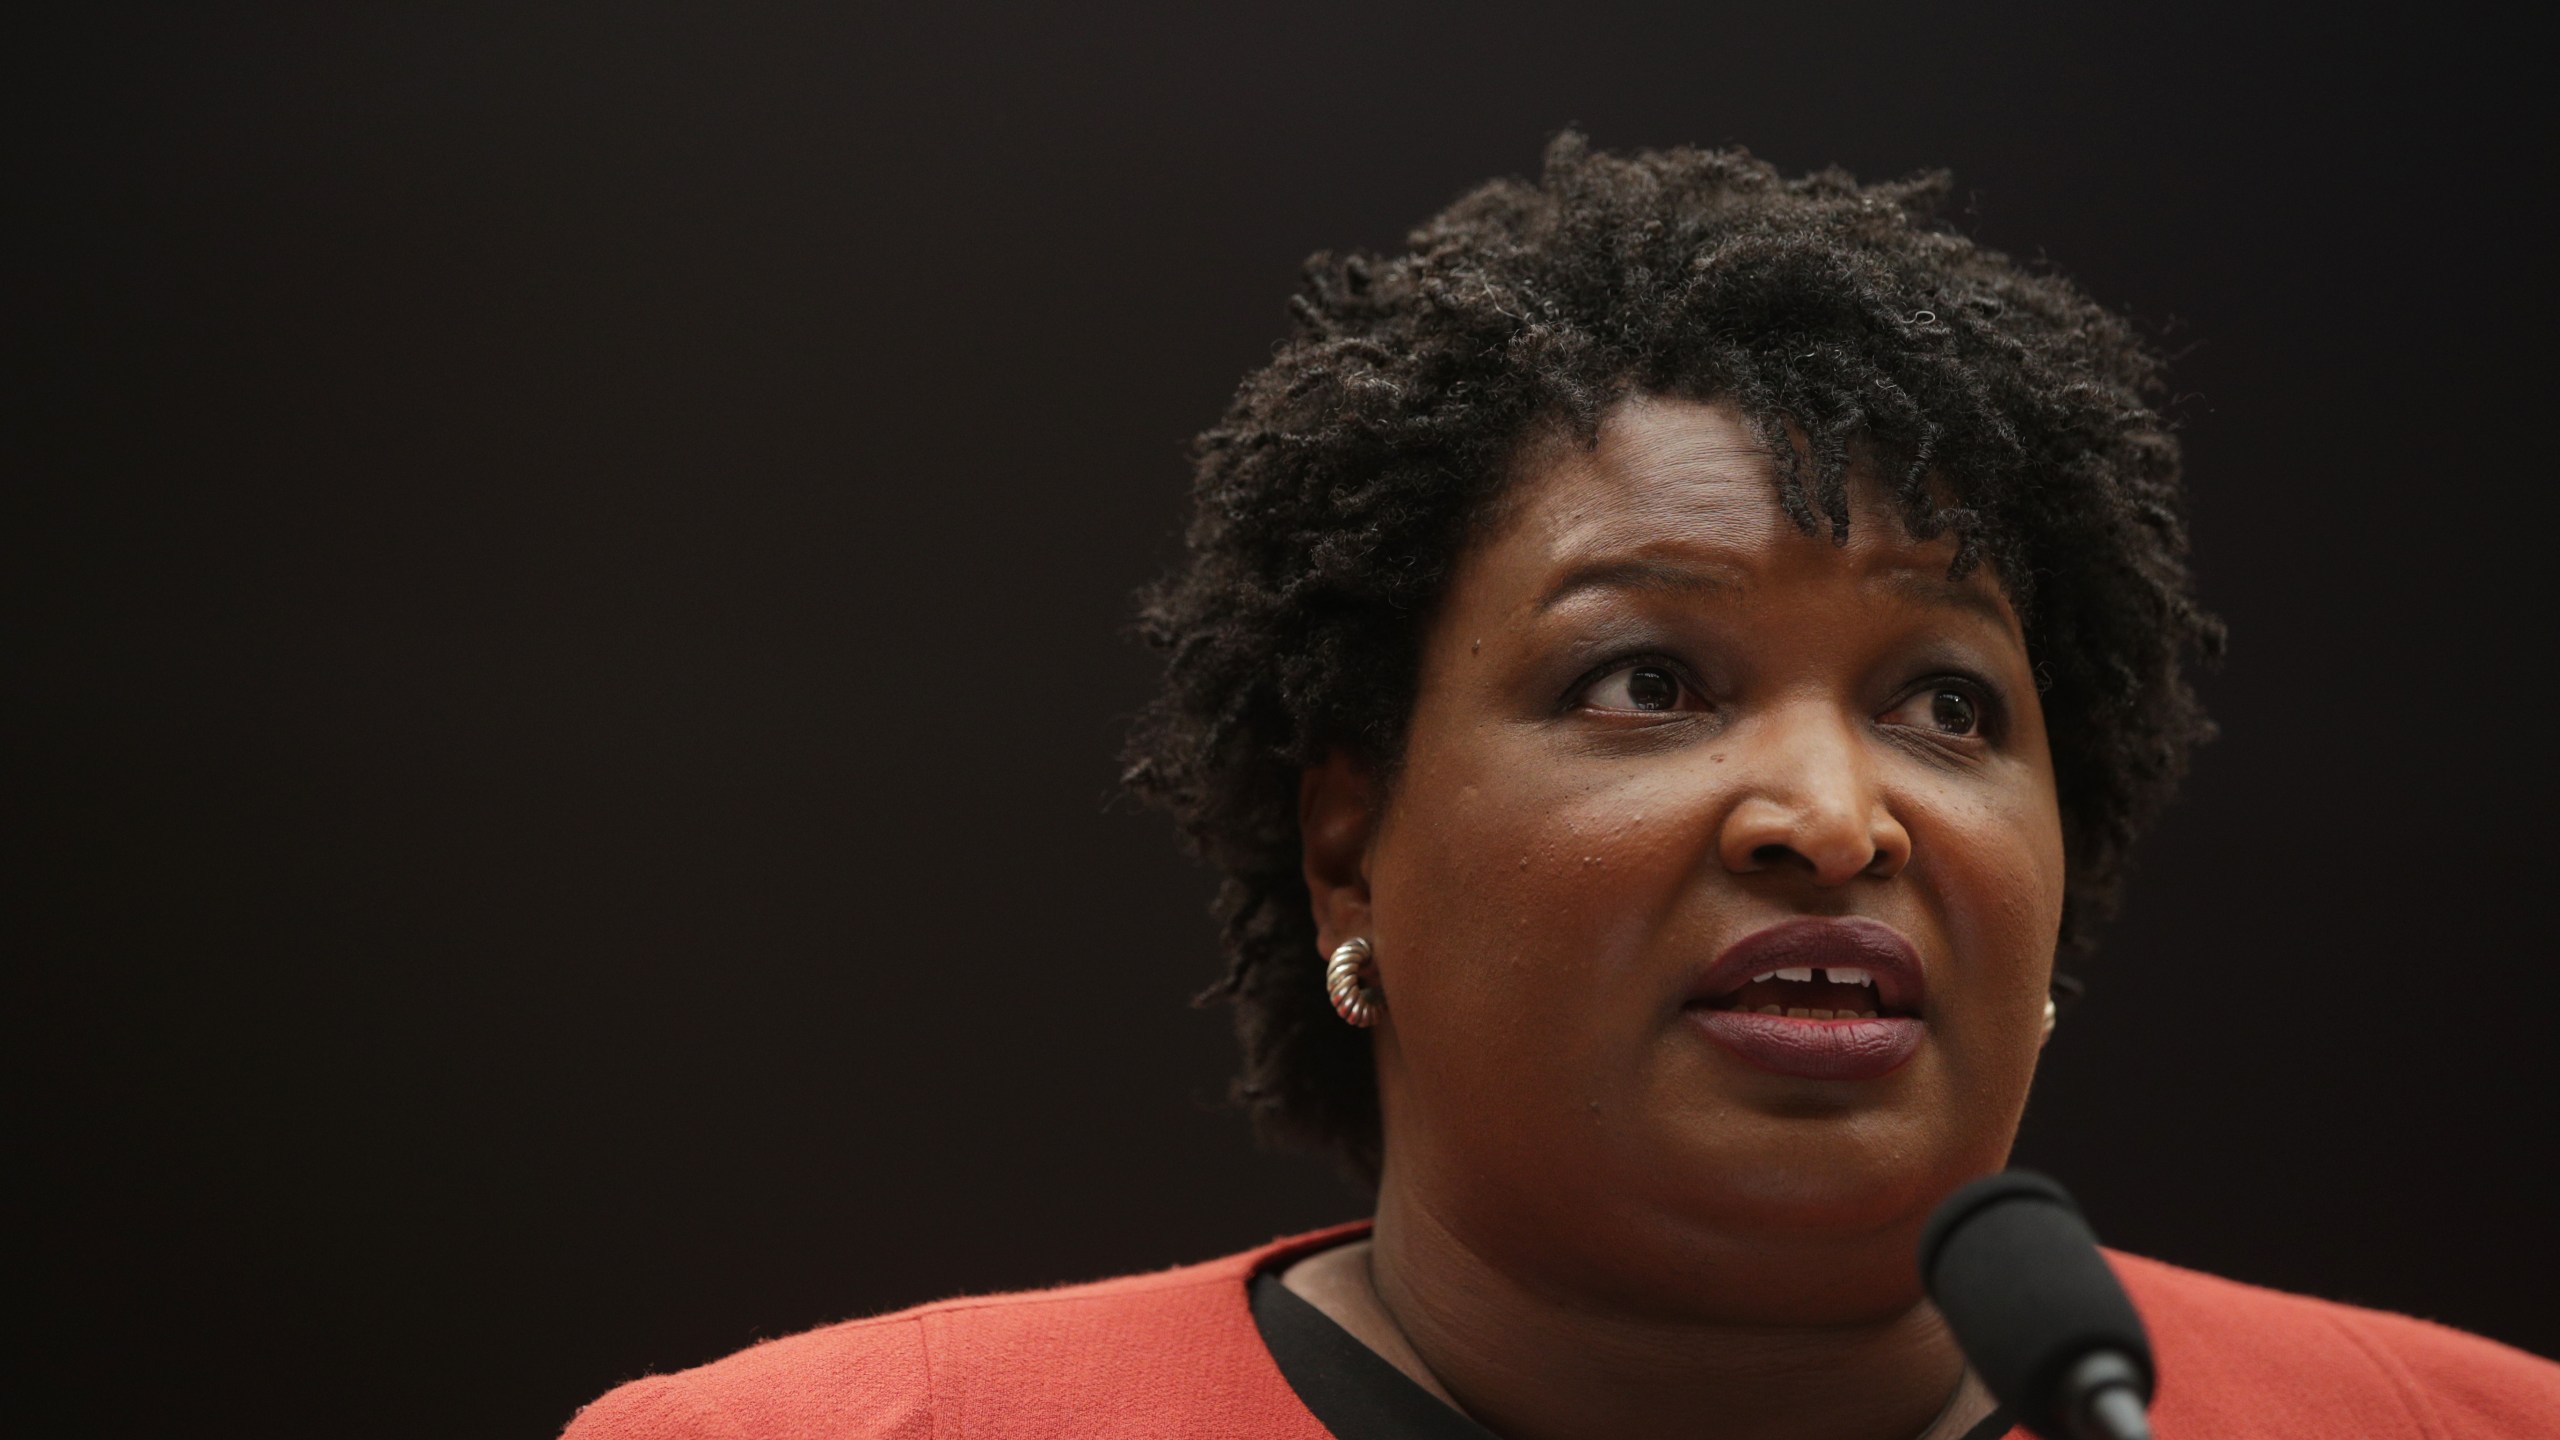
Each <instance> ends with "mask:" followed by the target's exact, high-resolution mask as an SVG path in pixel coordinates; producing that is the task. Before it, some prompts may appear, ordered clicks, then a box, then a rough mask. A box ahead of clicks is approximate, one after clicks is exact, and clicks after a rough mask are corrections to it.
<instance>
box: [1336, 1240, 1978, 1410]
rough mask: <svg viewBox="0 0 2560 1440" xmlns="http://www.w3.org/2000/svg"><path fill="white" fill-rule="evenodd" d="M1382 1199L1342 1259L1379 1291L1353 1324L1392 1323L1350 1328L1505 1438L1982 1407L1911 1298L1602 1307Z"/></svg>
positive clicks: (1958, 1361) (1931, 1320) (1927, 1312)
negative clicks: (1758, 1306)
mask: <svg viewBox="0 0 2560 1440" xmlns="http://www.w3.org/2000/svg"><path fill="white" fill-rule="evenodd" d="M1380 1200H1381V1204H1380V1207H1379V1213H1378V1227H1377V1232H1376V1235H1375V1238H1374V1241H1373V1243H1372V1245H1371V1247H1370V1250H1369V1254H1368V1255H1367V1257H1366V1260H1367V1263H1366V1264H1362V1265H1358V1266H1357V1267H1356V1274H1357V1276H1358V1277H1359V1278H1360V1279H1364V1280H1366V1281H1367V1282H1368V1287H1367V1288H1368V1289H1369V1290H1370V1295H1369V1296H1366V1297H1362V1299H1364V1300H1369V1301H1371V1302H1372V1303H1374V1305H1375V1306H1376V1311H1375V1313H1374V1314H1371V1315H1367V1316H1364V1317H1363V1318H1364V1319H1365V1320H1366V1321H1367V1322H1368V1324H1367V1328H1369V1329H1371V1330H1372V1331H1375V1330H1376V1329H1377V1328H1379V1327H1380V1326H1381V1325H1386V1326H1391V1327H1392V1330H1393V1332H1394V1333H1393V1335H1392V1336H1391V1337H1385V1338H1386V1343H1384V1344H1382V1343H1381V1339H1380V1337H1378V1336H1376V1335H1374V1334H1370V1335H1362V1338H1363V1339H1364V1340H1367V1341H1368V1342H1369V1343H1370V1345H1371V1348H1373V1349H1378V1350H1379V1351H1380V1352H1381V1353H1382V1354H1385V1355H1387V1358H1389V1359H1390V1360H1392V1361H1395V1362H1396V1363H1398V1364H1399V1365H1400V1366H1401V1367H1402V1368H1404V1369H1406V1370H1407V1372H1408V1373H1412V1372H1413V1371H1414V1370H1415V1369H1416V1368H1417V1367H1419V1369H1420V1371H1421V1373H1420V1374H1417V1375H1416V1376H1415V1378H1416V1379H1417V1380H1419V1381H1421V1383H1423V1384H1424V1385H1425V1386H1426V1388H1429V1389H1431V1390H1433V1391H1434V1392H1435V1393H1438V1394H1440V1395H1441V1396H1442V1397H1443V1398H1445V1399H1448V1400H1450V1401H1451V1402H1452V1403H1454V1404H1456V1405H1457V1406H1458V1407H1459V1408H1460V1409H1462V1410H1464V1411H1465V1412H1466V1413H1468V1414H1469V1415H1471V1416H1473V1417H1475V1418H1476V1419H1477V1420H1478V1421H1480V1422H1482V1423H1483V1424H1484V1425H1485V1426H1486V1427H1487V1428H1488V1429H1491V1430H1492V1431H1494V1432H1495V1433H1496V1434H1498V1435H1501V1436H1504V1437H1506V1440H1575V1437H1585V1436H1597V1435H1608V1436H1623V1437H1628V1440H1647V1437H1653V1436H1664V1437H1670V1436H1679V1437H1682V1440H1778V1437H1789V1440H1914V1437H1922V1436H1927V1437H1931V1440H1935V1437H1938V1436H1955V1435H1961V1434H1962V1433H1963V1432H1964V1431H1965V1430H1966V1429H1967V1428H1969V1427H1970V1426H1971V1425H1973V1424H1975V1423H1976V1422H1978V1421H1979V1420H1980V1419H1981V1418H1982V1417H1983V1416H1984V1415H1986V1414H1988V1413H1989V1411H1990V1408H1991V1407H1990V1403H1989V1400H1988V1398H1987V1397H1986V1396H1984V1395H1983V1394H1982V1393H1981V1391H1980V1387H1979V1385H1978V1384H1961V1383H1960V1382H1963V1381H1965V1380H1966V1379H1967V1377H1966V1374H1965V1368H1964V1361H1963V1357H1962V1355H1961V1354H1960V1353H1959V1352H1958V1351H1957V1349H1956V1347H1955V1344H1954V1341H1953V1340H1952V1339H1951V1338H1950V1337H1949V1336H1948V1334H1947V1332H1946V1328H1945V1326H1944V1324H1943V1323H1942V1322H1940V1320H1939V1319H1938V1316H1937V1314H1936V1312H1935V1311H1934V1310H1932V1309H1931V1308H1930V1307H1929V1306H1927V1305H1926V1304H1925V1303H1915V1304H1914V1305H1912V1306H1910V1307H1909V1308H1907V1309H1905V1310H1903V1311H1901V1312H1899V1313H1897V1314H1893V1315H1891V1316H1889V1317H1886V1318H1884V1319H1881V1320H1874V1321H1862V1322H1857V1323H1844V1324H1766V1325H1762V1324H1749V1323H1737V1322H1735V1321H1732V1320H1729V1319H1718V1320H1714V1321H1698V1320H1691V1319H1686V1318H1682V1317H1678V1316H1676V1315H1669V1316H1666V1315H1663V1314H1636V1313H1631V1312H1626V1311H1621V1310H1613V1309H1612V1308H1610V1307H1607V1306H1595V1305H1592V1304H1589V1303H1587V1301H1586V1300H1585V1299H1584V1297H1579V1296H1569V1295H1565V1294H1562V1293H1559V1292H1556V1291H1552V1290H1542V1289H1540V1288H1539V1287H1537V1286H1535V1285H1533V1284H1530V1283H1524V1282H1523V1280H1522V1278H1521V1277H1519V1276H1518V1275H1516V1274H1514V1273H1511V1269H1510V1268H1509V1267H1502V1266H1497V1265H1494V1264H1491V1263H1488V1262H1487V1261H1486V1259H1485V1258H1484V1256H1483V1255H1482V1254H1481V1253H1479V1251H1478V1250H1476V1249H1475V1248H1472V1247H1470V1246H1469V1245H1467V1244H1466V1243H1465V1242H1464V1240H1463V1239H1462V1238H1461V1237H1460V1236H1458V1235H1457V1234H1456V1233H1454V1232H1453V1231H1452V1230H1451V1229H1450V1228H1449V1227H1447V1226H1446V1225H1444V1224H1441V1223H1438V1220H1437V1217H1435V1216H1433V1215H1431V1214H1430V1213H1429V1212H1428V1211H1427V1210H1425V1209H1423V1208H1422V1207H1418V1206H1410V1205H1399V1204H1396V1203H1394V1201H1393V1197H1392V1196H1390V1195H1382V1196H1381V1197H1380ZM1327 1308H1331V1307H1327ZM1337 1318H1341V1317H1339V1316H1337ZM1352 1328H1353V1333H1354V1334H1361V1329H1362V1327H1358V1326H1355V1327H1352ZM1399 1349H1400V1350H1402V1351H1403V1353H1401V1354H1398V1353H1395V1352H1396V1351H1397V1350H1399Z"/></svg>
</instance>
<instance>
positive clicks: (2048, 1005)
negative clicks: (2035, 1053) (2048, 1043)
mask: <svg viewBox="0 0 2560 1440" xmlns="http://www.w3.org/2000/svg"><path fill="white" fill-rule="evenodd" d="M2061 1018H2062V1017H2061V1012H2059V1011H2057V1010H2055V1009H2054V1008H2053V997H2052V996H2050V995H2047V996H2046V997H2044V1039H2045V1040H2050V1039H2052V1038H2053V1027H2054V1025H2055V1024H2056V1023H2057V1022H2058V1021H2059V1020H2060V1019H2061ZM2037 1043H2038V1044H2042V1043H2043V1041H2042V1040H2039V1041H2038V1042H2037Z"/></svg>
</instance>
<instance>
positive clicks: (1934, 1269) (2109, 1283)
mask: <svg viewBox="0 0 2560 1440" xmlns="http://www.w3.org/2000/svg"><path fill="white" fill-rule="evenodd" d="M1920 1283H1921V1284H1922V1285H1923V1286H1924V1287H1926V1288H1927V1290H1928V1292H1929V1298H1930V1299H1931V1300H1933V1301H1935V1302H1936V1303H1937V1306H1938V1311H1939V1313H1940V1314H1942V1315H1944V1316H1946V1319H1947V1326H1948V1328H1949V1329H1951V1330H1953V1331H1954V1332H1955V1337H1956V1343H1957V1344H1958V1345H1959V1346H1961V1347H1963V1349H1964V1354H1965V1358H1966V1359H1967V1360H1968V1361H1970V1362H1972V1365H1973V1368H1974V1372H1975V1373H1976V1374H1979V1375H1980V1376H1981V1377H1982V1381H1983V1383H1984V1384H1985V1385H1987V1386H1989V1387H1990V1389H1991V1393H1992V1394H1993V1395H1994V1396H1996V1397H1998V1399H1999V1401H2000V1403H2001V1404H2002V1405H2003V1406H2004V1407H2006V1408H2007V1409H2008V1411H2009V1413H2010V1414H2011V1415H2013V1416H2015V1417H2016V1418H2017V1419H2018V1420H2019V1421H2020V1422H2021V1423H2023V1424H2025V1425H2026V1426H2027V1427H2028V1428H2029V1429H2031V1430H2034V1431H2035V1432H2037V1433H2038V1434H2043V1435H2056V1434H2064V1433H2068V1432H2067V1422H2066V1421H2065V1420H2064V1418H2063V1415H2062V1410H2063V1408H2064V1406H2065V1405H2066V1404H2067V1403H2068V1397H2066V1396H2064V1395H2063V1394H2061V1393H2060V1391H2061V1390H2062V1388H2063V1380H2064V1377H2065V1375H2066V1373H2068V1372H2069V1371H2070V1370H2071V1368H2072V1367H2073V1366H2074V1365H2075V1364H2077V1363H2078V1362H2080V1361H2081V1360H2083V1359H2085V1358H2087V1357H2088V1356H2089V1355H2090V1354H2091V1353H2093V1352H2095V1351H2100V1350H2115V1351H2118V1352H2120V1353H2121V1354H2122V1355H2123V1356H2124V1357H2125V1358H2126V1359H2127V1360H2129V1361H2131V1362H2132V1363H2133V1365H2134V1367H2135V1369H2136V1370H2138V1371H2139V1372H2140V1388H2141V1390H2142V1393H2143V1397H2144V1399H2146V1400H2148V1399H2149V1397H2150V1393H2151V1388H2152V1381H2153V1374H2154V1372H2153V1369H2152V1362H2151V1342H2150V1339H2149V1337H2148V1336H2147V1335H2145V1334H2144V1333H2143V1328H2142V1317H2141V1316H2139V1315H2137V1314H2136V1313H2134V1308H2133V1302H2132V1301H2131V1300H2129V1299H2127V1298H2126V1296H2125V1293H2124V1286H2123V1285H2122V1284H2120V1283H2118V1282H2117V1280H2116V1277H2115V1272H2114V1271H2112V1270H2110V1269H2108V1268H2107V1262H2106V1259H2105V1257H2104V1256H2101V1255H2100V1254H2099V1253H2098V1239H2097V1236H2096V1235H2094V1234H2092V1233H2091V1232H2090V1229H2089V1225H2088V1222H2087V1221H2085V1220H2083V1219H2081V1218H2080V1211H2079V1208H2078V1207H2077V1206H2075V1205H2073V1204H2072V1203H2071V1196H2070V1194H2069V1193H2068V1192H2066V1191H2065V1190H2064V1189H2063V1188H2062V1187H2061V1186H2059V1185H2056V1184H2055V1183H2053V1182H2052V1181H2051V1180H2048V1179H2046V1178H2044V1177H2043V1176H2041V1175H2037V1174H2033V1173H2031V1172H2028V1171H2024V1170H2011V1171H2007V1172H2005V1173H2002V1174H1999V1175H1993V1176H1989V1177H1987V1178H1985V1179H1981V1180H1977V1181H1975V1182H1973V1183H1972V1184H1970V1185H1967V1186H1965V1187H1964V1188H1963V1189H1961V1190H1958V1191H1957V1192H1956V1193H1955V1194H1953V1195H1951V1196H1949V1197H1947V1201H1946V1203H1945V1204H1943V1205H1940V1206H1939V1207H1938V1211H1937V1213H1936V1214H1935V1215H1932V1216H1931V1217H1929V1224H1928V1226H1927V1228H1926V1229H1924V1230H1923V1231H1922V1232H1921V1237H1920Z"/></svg>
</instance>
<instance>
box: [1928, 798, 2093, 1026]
mask: <svg viewBox="0 0 2560 1440" xmlns="http://www.w3.org/2000/svg"><path fill="white" fill-rule="evenodd" d="M1926 813H1927V820H1926V829H1925V830H1924V831H1923V833H1921V834H1919V835H1917V836H1915V837H1914V840H1915V844H1914V847H1913V849H1914V854H1915V857H1917V858H1918V859H1919V861H1920V864H1921V866H1922V867H1923V868H1925V869H1926V870H1927V871H1928V872H1930V873H1929V874H1927V875H1925V876H1920V877H1914V878H1918V879H1921V880H1922V882H1923V883H1922V889H1923V890H1924V891H1925V892H1926V893H1928V894H1931V895H1933V896H1934V897H1936V901H1937V904H1938V906H1939V909H1940V916H1941V923H1943V924H1944V925H1945V927H1946V931H1947V939H1948V941H1949V952H1950V953H1949V956H1948V959H1949V962H1950V963H1951V964H1952V965H1954V966H1955V967H1957V968H1958V971H1959V973H1958V974H1957V975H1956V976H1954V977H1953V978H1954V979H1955V980H1956V981H1957V983H1958V984H1959V985H1961V986H1962V987H1963V989H1965V990H1966V991H1969V992H1971V993H1973V994H1976V995H1979V996H1980V997H1981V1002H1980V1003H1979V1004H1978V1005H1974V1006H1969V1007H1966V1008H1968V1009H1970V1010H1972V1011H1973V1012H1974V1013H1976V1014H1977V1015H1980V1016H1983V1017H1984V1018H1986V1019H1987V1020H1990V1021H1992V1022H1993V1023H1995V1024H1996V1025H1997V1026H1998V1027H1999V1029H2000V1032H2001V1033H2004V1034H2010V1035H2023V1036H2026V1037H2028V1038H2029V1039H2030V1040H2032V1039H2033V1038H2034V1037H2036V1036H2037V1035H2039V1034H2040V1033H2041V1030H2042V1016H2043V1011H2044V998H2045V993H2046V986H2047V985H2048V983H2049V982H2050V981H2051V978H2052V970H2053V951H2054V944H2055V941H2056V939H2057V938H2058V936H2059V934H2060V932H2061V928H2062V896H2063V881H2064V869H2063V853H2062V825H2061V819H2060V815H2059V813H2058V811H2057V809H2056V807H2055V804H2054V799H2053V792H2052V789H2051V787H2050V786H2049V785H2046V784H2040V783H2022V784H2020V785H2017V786H2015V787H2010V788H2007V789H2003V790H1999V791H1994V792H1990V793H1977V794H1974V795H1971V796H1968V797H1964V798H1963V799H1961V800H1956V801H1950V802H1948V803H1943V804H1939V805H1935V806H1933V807H1931V808H1930V809H1929V810H1928V811H1927V812H1926ZM1951 1018H1952V1017H1951ZM2031 1048H2032V1047H2031Z"/></svg>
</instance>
